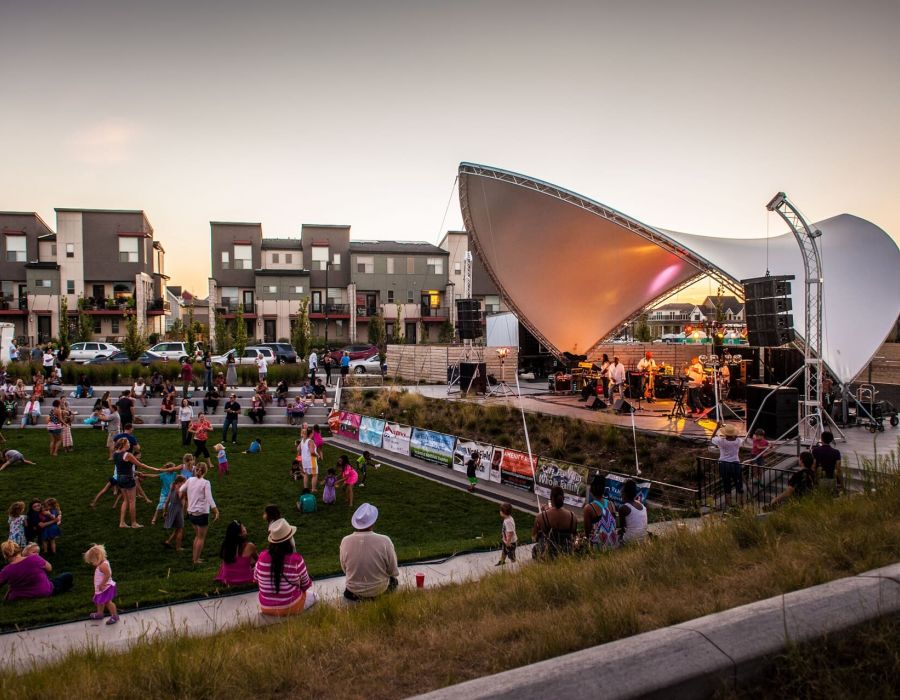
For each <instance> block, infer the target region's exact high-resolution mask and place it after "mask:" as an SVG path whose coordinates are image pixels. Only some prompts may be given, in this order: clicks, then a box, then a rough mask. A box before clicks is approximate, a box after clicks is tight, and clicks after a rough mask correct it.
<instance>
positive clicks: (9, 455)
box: [0, 450, 35, 472]
mask: <svg viewBox="0 0 900 700" xmlns="http://www.w3.org/2000/svg"><path fill="white" fill-rule="evenodd" d="M14 464H28V465H31V466H32V467H33V466H35V464H34V462H29V461H28V460H27V459H25V455H23V454H22V453H21V452H19V451H18V450H7V451H6V452H4V453H3V464H2V465H0V472H2V471H3V470H4V469H6V468H7V467H11V466H12V465H14Z"/></svg>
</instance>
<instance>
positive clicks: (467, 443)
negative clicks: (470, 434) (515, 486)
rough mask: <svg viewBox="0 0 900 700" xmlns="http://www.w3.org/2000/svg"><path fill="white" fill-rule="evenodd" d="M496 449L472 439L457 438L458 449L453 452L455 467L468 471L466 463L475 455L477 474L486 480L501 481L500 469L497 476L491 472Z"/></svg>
mask: <svg viewBox="0 0 900 700" xmlns="http://www.w3.org/2000/svg"><path fill="white" fill-rule="evenodd" d="M493 451H494V448H493V446H492V445H485V444H484V443H483V442H474V441H472V440H463V439H462V438H457V439H456V450H455V451H454V452H453V469H454V470H456V471H458V472H462V473H463V474H465V473H466V469H467V468H466V464H467V463H468V461H469V457H473V456H474V457H475V461H476V463H477V464H476V467H475V476H476V477H478V478H479V479H482V480H484V481H498V482H499V481H500V470H499V469H498V470H497V475H496V478H494V475H493V474H492V473H491V455H492V453H493Z"/></svg>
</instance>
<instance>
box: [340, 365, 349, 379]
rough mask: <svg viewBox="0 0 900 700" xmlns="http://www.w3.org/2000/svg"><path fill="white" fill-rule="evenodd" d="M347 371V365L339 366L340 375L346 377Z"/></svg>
mask: <svg viewBox="0 0 900 700" xmlns="http://www.w3.org/2000/svg"><path fill="white" fill-rule="evenodd" d="M349 372H350V368H349V367H341V376H342V377H346V376H347V374H348V373H349Z"/></svg>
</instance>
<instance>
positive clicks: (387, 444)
mask: <svg viewBox="0 0 900 700" xmlns="http://www.w3.org/2000/svg"><path fill="white" fill-rule="evenodd" d="M411 435H412V428H410V427H409V426H408V425H400V424H399V423H385V424H384V435H383V437H382V439H381V447H382V448H384V449H385V450H388V451H389V452H395V453H396V454H398V455H409V439H410V436H411Z"/></svg>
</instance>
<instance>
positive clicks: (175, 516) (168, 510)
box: [163, 455, 193, 552]
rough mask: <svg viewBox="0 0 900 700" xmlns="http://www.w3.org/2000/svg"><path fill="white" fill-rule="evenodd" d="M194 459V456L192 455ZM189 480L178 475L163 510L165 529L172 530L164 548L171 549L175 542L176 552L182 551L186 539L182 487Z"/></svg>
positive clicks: (182, 475) (164, 543)
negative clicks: (183, 541) (182, 543)
mask: <svg viewBox="0 0 900 700" xmlns="http://www.w3.org/2000/svg"><path fill="white" fill-rule="evenodd" d="M191 459H193V455H191ZM186 481H187V479H186V478H185V477H184V474H176V475H175V481H173V482H172V488H171V489H170V490H169V495H168V496H166V505H165V508H163V518H164V520H163V527H164V528H166V530H171V532H170V533H169V536H168V537H167V538H166V541H165V542H163V547H166V548H169V549H171V547H172V541H173V540H174V541H175V551H176V552H180V551H181V541H182V540H183V539H184V495H183V494H182V493H181V487H182V486H184V482H186Z"/></svg>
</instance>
